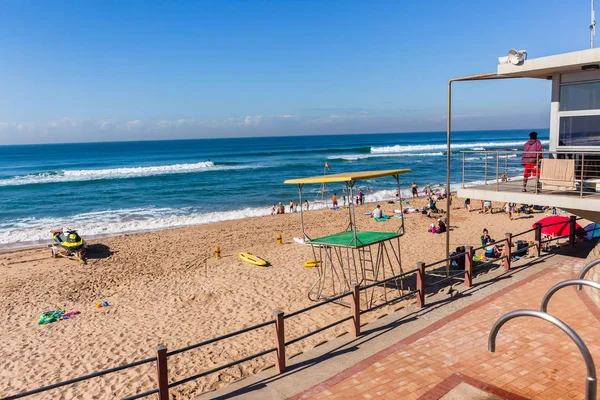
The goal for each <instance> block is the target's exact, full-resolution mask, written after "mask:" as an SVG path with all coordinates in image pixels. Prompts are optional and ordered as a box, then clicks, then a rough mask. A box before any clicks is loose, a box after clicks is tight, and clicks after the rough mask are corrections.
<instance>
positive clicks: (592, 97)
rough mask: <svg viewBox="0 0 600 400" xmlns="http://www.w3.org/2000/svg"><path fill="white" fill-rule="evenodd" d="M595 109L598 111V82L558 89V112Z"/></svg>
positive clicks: (599, 84)
mask: <svg viewBox="0 0 600 400" xmlns="http://www.w3.org/2000/svg"><path fill="white" fill-rule="evenodd" d="M597 109H600V82H590V83H579V84H576V85H562V86H561V87H560V111H576V110H597Z"/></svg>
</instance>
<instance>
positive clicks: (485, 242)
mask: <svg viewBox="0 0 600 400" xmlns="http://www.w3.org/2000/svg"><path fill="white" fill-rule="evenodd" d="M491 241H492V238H491V237H490V234H489V232H488V230H487V229H486V228H483V235H481V245H482V246H487V245H488V244H490V242H491Z"/></svg>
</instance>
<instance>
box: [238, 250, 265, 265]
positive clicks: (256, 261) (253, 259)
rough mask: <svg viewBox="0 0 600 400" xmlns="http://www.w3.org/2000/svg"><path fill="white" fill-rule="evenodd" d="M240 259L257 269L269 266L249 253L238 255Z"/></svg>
mask: <svg viewBox="0 0 600 400" xmlns="http://www.w3.org/2000/svg"><path fill="white" fill-rule="evenodd" d="M240 258H241V259H242V261H246V262H247V263H250V264H252V265H256V266H258V267H266V266H267V265H269V263H268V262H267V261H266V260H264V259H262V258H260V257H259V256H255V255H254V254H250V253H240Z"/></svg>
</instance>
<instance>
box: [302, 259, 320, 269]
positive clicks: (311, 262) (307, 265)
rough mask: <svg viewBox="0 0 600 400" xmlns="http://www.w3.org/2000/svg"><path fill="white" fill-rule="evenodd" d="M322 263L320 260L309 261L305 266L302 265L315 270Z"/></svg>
mask: <svg viewBox="0 0 600 400" xmlns="http://www.w3.org/2000/svg"><path fill="white" fill-rule="evenodd" d="M320 262H321V261H319V260H308V261H307V262H305V263H304V265H302V266H303V267H304V268H314V267H316V266H317V264H318V263H320Z"/></svg>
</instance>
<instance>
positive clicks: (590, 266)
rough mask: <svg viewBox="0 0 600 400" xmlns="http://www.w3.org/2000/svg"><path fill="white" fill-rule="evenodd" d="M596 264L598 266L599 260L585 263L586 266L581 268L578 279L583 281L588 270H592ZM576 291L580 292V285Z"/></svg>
mask: <svg viewBox="0 0 600 400" xmlns="http://www.w3.org/2000/svg"><path fill="white" fill-rule="evenodd" d="M598 264H600V258H597V259H595V260H593V261H590V262H589V263H587V265H586V266H585V267H583V269H582V270H581V272H580V273H579V276H578V278H579V279H585V274H587V273H588V272H589V271H590V269H592V268H594V267H595V266H596V265H598ZM577 290H581V285H580V286H577Z"/></svg>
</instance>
